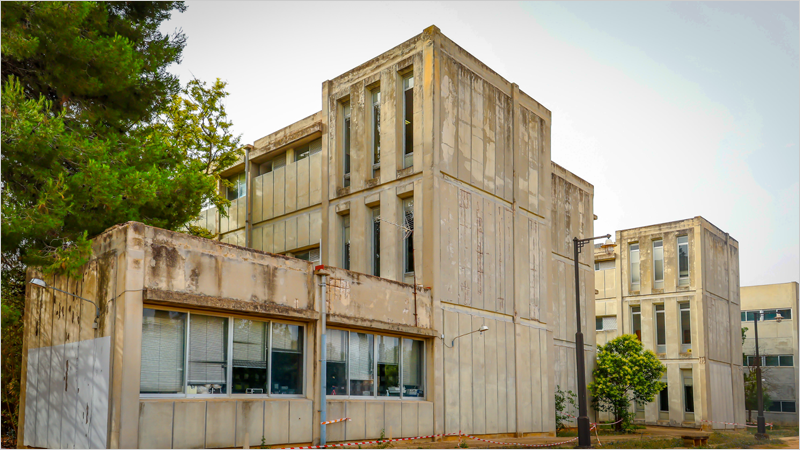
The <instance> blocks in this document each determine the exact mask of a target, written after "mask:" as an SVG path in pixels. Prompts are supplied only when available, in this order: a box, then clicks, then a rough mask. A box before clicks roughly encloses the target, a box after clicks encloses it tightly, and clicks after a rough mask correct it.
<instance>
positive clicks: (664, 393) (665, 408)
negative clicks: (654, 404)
mask: <svg viewBox="0 0 800 450" xmlns="http://www.w3.org/2000/svg"><path fill="white" fill-rule="evenodd" d="M658 410H659V412H666V413H668V412H669V387H668V386H664V389H662V390H661V392H659V393H658ZM667 418H669V417H667Z"/></svg>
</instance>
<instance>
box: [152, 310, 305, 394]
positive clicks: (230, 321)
mask: <svg viewBox="0 0 800 450" xmlns="http://www.w3.org/2000/svg"><path fill="white" fill-rule="evenodd" d="M144 309H152V310H156V311H175V312H180V313H185V314H186V330H185V333H186V335H185V337H184V347H185V348H184V355H183V358H184V374H183V386H182V390H183V392H182V393H180V394H153V393H146V394H143V393H141V392H139V398H140V399H160V398H184V399H213V398H217V399H219V398H235V399H238V398H250V399H259V398H261V399H264V398H305V397H306V395H307V394H306V392H305V391H306V389H307V386H306V384H307V382H308V367H307V366H308V364H306V358H307V357H308V345H309V344H308V341H309V339H308V336H307V335H308V327H307V324H305V323H303V322H297V321H293V320H283V319H279V320H274V319H268V318H261V317H257V318H253V317H250V316H247V315H242V314H213V313H212V314H205V311H193V310H190V309H182V308H172V307H162V306H161V305H152V304H148V303H145V304H144ZM193 314H194V315H199V316H209V317H217V318H222V319H225V320H226V326H227V329H228V331H227V333H228V335H227V336H226V337H225V342H226V345H227V347H226V352H227V359H226V363H225V364H226V370H225V377H226V381H227V383H226V386H225V392H224V393H220V394H189V393H187V392H186V389H187V386H188V379H189V353H190V352H189V348H190V345H191V343H190V342H191V341H190V339H191V316H192V315H193ZM236 319H239V320H252V321H255V322H263V323H266V324H267V333H268V337H267V349H266V351H267V368H266V371H267V386H269V388H268V389H267V392H265V393H262V394H241V393H236V394H234V393H233V328H234V320H236ZM273 323H282V324H286V325H293V326H298V327H299V328H300V336H301V337H302V340H303V343H302V348H301V360H302V362H303V370H302V374H301V375H300V387H301V389H302V391H303V392H302V393H300V394H273V393H271V392H270V391H271V389H272V388H271V381H272V351H273V348H272V324H273ZM139 345H140V346H141V342H140V344H139ZM140 364H141V363H140ZM140 370H141V369H140ZM140 389H141V387H140Z"/></svg>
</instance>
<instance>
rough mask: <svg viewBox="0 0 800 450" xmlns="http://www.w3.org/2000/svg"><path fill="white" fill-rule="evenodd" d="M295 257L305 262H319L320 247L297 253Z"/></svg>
mask: <svg viewBox="0 0 800 450" xmlns="http://www.w3.org/2000/svg"><path fill="white" fill-rule="evenodd" d="M294 257H295V258H297V259H302V260H303V261H310V262H319V260H320V256H319V247H317V248H312V249H311V250H306V251H304V252H300V253H295V254H294Z"/></svg>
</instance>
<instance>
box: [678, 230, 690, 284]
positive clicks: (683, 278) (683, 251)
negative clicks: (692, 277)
mask: <svg viewBox="0 0 800 450" xmlns="http://www.w3.org/2000/svg"><path fill="white" fill-rule="evenodd" d="M688 285H689V237H688V236H678V286H688Z"/></svg>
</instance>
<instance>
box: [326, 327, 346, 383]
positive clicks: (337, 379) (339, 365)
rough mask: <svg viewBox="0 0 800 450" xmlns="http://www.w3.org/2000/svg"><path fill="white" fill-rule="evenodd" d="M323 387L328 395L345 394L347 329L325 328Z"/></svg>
mask: <svg viewBox="0 0 800 450" xmlns="http://www.w3.org/2000/svg"><path fill="white" fill-rule="evenodd" d="M326 334H327V336H326V338H327V344H326V346H325V347H326V348H327V362H326V363H325V367H326V369H325V389H326V392H327V394H328V395H347V334H348V333H347V331H342V330H327V333H326Z"/></svg>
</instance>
